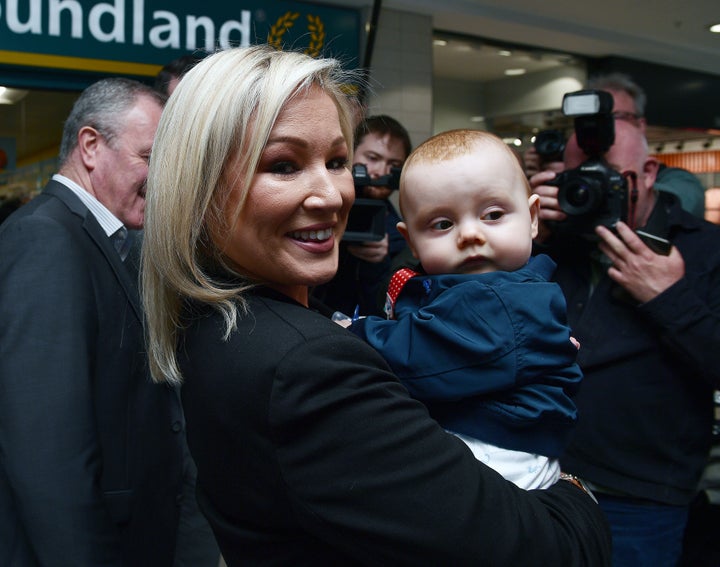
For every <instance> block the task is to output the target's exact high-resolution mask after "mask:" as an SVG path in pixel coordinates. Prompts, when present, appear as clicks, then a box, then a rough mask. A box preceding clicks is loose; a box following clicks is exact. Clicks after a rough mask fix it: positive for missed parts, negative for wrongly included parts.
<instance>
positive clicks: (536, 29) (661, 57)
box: [340, 0, 720, 77]
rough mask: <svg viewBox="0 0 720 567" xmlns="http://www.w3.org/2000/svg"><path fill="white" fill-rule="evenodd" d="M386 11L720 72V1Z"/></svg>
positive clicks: (427, 3)
mask: <svg viewBox="0 0 720 567" xmlns="http://www.w3.org/2000/svg"><path fill="white" fill-rule="evenodd" d="M340 3H346V4H350V5H366V6H369V5H371V2H370V1H365V2H362V1H361V0H345V2H340ZM382 6H383V7H385V8H392V9H397V10H404V11H409V12H414V13H422V14H427V15H431V16H432V20H433V28H434V29H435V30H438V31H448V32H454V33H458V34H465V35H469V36H475V37H480V38H485V39H492V40H496V41H499V42H508V43H514V44H520V45H527V46H536V47H538V48H543V49H545V50H548V51H557V52H560V53H569V54H577V55H582V56H588V57H605V56H619V57H627V58H631V59H638V60H640V61H649V62H653V63H657V64H661V65H669V66H673V67H679V68H683V69H690V70H694V71H701V72H705V73H711V74H720V34H717V33H716V34H713V33H710V32H709V31H708V27H709V26H710V25H711V24H716V23H720V2H718V0H604V1H602V2H595V1H590V0H575V1H568V0H545V1H536V0H385V1H384V2H383V3H382ZM437 72H442V73H447V74H452V75H453V76H456V77H461V76H463V75H466V74H467V73H468V72H469V68H468V66H467V65H463V64H462V62H461V61H460V60H459V59H458V60H457V63H453V61H450V60H448V61H446V62H445V64H444V65H443V68H442V70H440V69H438V70H437Z"/></svg>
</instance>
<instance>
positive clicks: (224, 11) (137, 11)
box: [0, 0, 360, 76]
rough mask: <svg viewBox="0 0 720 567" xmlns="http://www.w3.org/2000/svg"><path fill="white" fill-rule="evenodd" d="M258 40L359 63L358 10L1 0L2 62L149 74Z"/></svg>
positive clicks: (148, 0) (169, 0)
mask: <svg viewBox="0 0 720 567" xmlns="http://www.w3.org/2000/svg"><path fill="white" fill-rule="evenodd" d="M256 43H270V44H272V45H275V46H276V47H278V48H280V49H283V48H285V49H293V50H301V51H305V52H306V53H308V54H310V55H312V56H331V57H337V58H339V59H340V60H341V61H342V62H343V64H344V65H345V66H347V67H356V66H358V65H359V64H360V63H359V57H358V54H359V46H360V15H359V13H358V11H357V10H351V9H346V8H338V7H334V6H328V5H324V4H323V5H318V4H312V3H307V2H283V1H277V0H265V1H252V0H234V1H228V0H216V1H214V2H190V1H187V0H106V1H105V2H94V1H92V0H90V1H88V0H0V65H21V66H31V67H41V68H47V69H64V70H70V71H91V72H95V73H112V74H129V75H138V76H154V75H155V74H156V73H157V72H158V70H159V69H160V67H161V66H162V65H164V64H165V63H167V62H168V61H170V60H172V59H174V58H176V57H178V56H180V55H184V54H186V53H188V52H194V51H196V50H200V51H202V52H210V51H213V50H215V49H216V48H218V47H220V48H227V47H230V46H248V45H251V44H256Z"/></svg>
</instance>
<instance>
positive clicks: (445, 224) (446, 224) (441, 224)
mask: <svg viewBox="0 0 720 567" xmlns="http://www.w3.org/2000/svg"><path fill="white" fill-rule="evenodd" d="M452 225H453V223H452V222H450V221H449V220H440V221H437V222H434V223H433V224H432V228H433V230H447V229H448V228H450V227H452Z"/></svg>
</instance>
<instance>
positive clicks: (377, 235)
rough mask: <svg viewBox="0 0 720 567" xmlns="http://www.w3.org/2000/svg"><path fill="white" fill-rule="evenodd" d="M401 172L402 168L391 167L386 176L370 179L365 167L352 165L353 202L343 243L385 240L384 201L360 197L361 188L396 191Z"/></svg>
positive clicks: (385, 210) (385, 206) (385, 211)
mask: <svg viewBox="0 0 720 567" xmlns="http://www.w3.org/2000/svg"><path fill="white" fill-rule="evenodd" d="M401 172H402V168H399V167H393V168H391V170H390V173H389V174H388V175H383V176H382V177H378V178H376V179H372V178H371V177H370V175H369V174H368V171H367V167H366V166H365V165H363V164H361V163H356V164H355V165H353V168H352V175H353V183H354V184H355V202H354V203H353V206H352V208H351V209H350V214H349V216H348V223H347V228H346V229H345V233H344V234H343V238H342V239H343V241H345V242H371V241H378V240H382V239H383V238H385V216H386V215H387V205H386V204H385V201H381V200H378V199H366V198H363V197H361V196H360V195H362V191H363V187H367V186H369V185H374V186H379V187H389V188H390V189H397V188H398V187H400V173H401Z"/></svg>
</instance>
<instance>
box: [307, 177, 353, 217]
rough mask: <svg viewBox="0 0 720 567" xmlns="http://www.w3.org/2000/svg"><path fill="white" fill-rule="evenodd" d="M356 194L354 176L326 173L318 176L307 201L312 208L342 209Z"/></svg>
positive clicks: (313, 182)
mask: <svg viewBox="0 0 720 567" xmlns="http://www.w3.org/2000/svg"><path fill="white" fill-rule="evenodd" d="M354 194H355V190H354V186H353V180H352V176H351V175H350V174H349V173H348V175H339V174H338V173H331V172H329V171H327V170H326V171H325V172H323V173H319V174H318V175H316V176H315V177H314V179H313V181H312V187H311V188H310V192H309V194H308V197H307V199H306V200H305V206H306V207H310V208H329V209H340V208H341V207H342V206H343V203H344V201H345V200H347V199H351V198H352V197H353V195H354Z"/></svg>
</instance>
